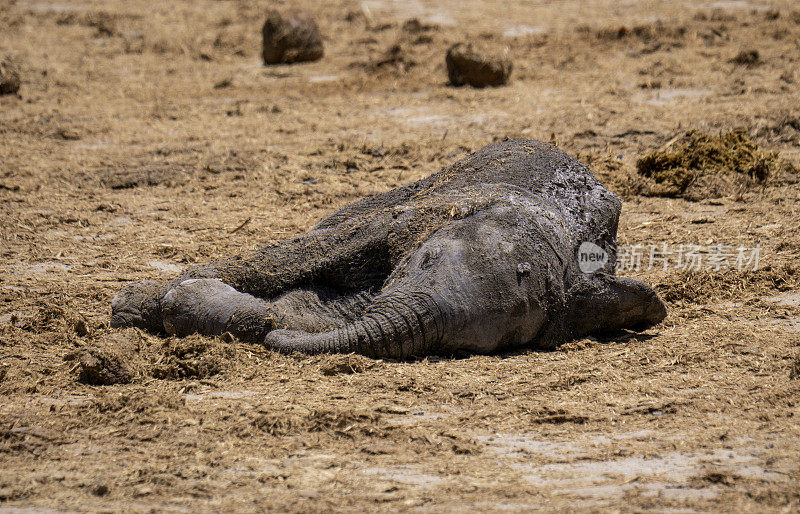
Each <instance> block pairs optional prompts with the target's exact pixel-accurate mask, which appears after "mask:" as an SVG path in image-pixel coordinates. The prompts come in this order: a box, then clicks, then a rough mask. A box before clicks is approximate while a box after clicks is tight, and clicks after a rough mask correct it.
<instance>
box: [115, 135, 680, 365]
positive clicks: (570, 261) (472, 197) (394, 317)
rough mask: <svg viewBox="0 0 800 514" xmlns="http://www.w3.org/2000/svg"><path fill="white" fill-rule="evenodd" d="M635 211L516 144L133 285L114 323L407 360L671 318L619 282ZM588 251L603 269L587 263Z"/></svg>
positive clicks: (648, 292) (579, 173) (560, 155)
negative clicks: (293, 231) (622, 225)
mask: <svg viewBox="0 0 800 514" xmlns="http://www.w3.org/2000/svg"><path fill="white" fill-rule="evenodd" d="M619 214H620V201H619V199H618V198H617V196H616V195H615V194H614V193H611V192H609V191H608V190H606V189H605V188H604V187H603V186H602V185H601V184H600V183H599V182H598V181H597V180H596V179H595V178H594V177H593V176H592V173H591V171H590V170H589V169H588V168H587V167H586V166H584V165H583V164H581V163H580V162H578V161H577V160H575V159H573V158H572V157H570V156H568V155H567V154H565V153H564V152H562V151H560V150H558V149H557V148H554V147H553V146H550V145H547V144H545V143H541V142H538V141H526V140H521V141H504V142H501V143H497V144H493V145H491V146H488V147H486V148H483V149H482V150H480V151H478V152H476V153H474V154H472V155H470V156H468V157H466V158H465V159H463V160H461V161H459V162H457V163H455V164H453V165H452V166H450V167H448V168H445V169H444V170H442V171H441V172H439V173H436V174H434V175H431V176H429V177H427V178H425V179H422V180H420V181H418V182H414V183H412V184H409V185H407V186H404V187H401V188H398V189H394V190H392V191H388V192H386V193H383V194H379V195H374V196H370V197H367V198H364V199H363V200H361V201H358V202H356V203H354V204H351V205H348V206H346V207H344V208H342V209H340V210H338V211H336V212H334V213H333V214H331V215H330V216H328V217H327V218H325V219H323V220H322V221H320V222H319V223H318V224H317V225H316V227H314V229H313V230H311V232H309V233H307V234H305V235H301V236H298V237H294V238H291V239H287V240H284V241H281V242H279V243H275V244H269V245H266V246H262V247H261V248H259V249H257V250H255V251H253V252H251V253H248V254H245V255H240V256H236V257H231V258H227V259H222V260H219V261H216V262H213V263H211V264H208V265H203V266H198V267H195V268H192V269H190V270H188V271H186V272H185V273H183V274H181V275H179V276H178V277H177V278H175V279H173V280H169V281H164V282H155V281H144V282H140V283H136V284H133V285H132V286H129V287H127V288H126V289H124V290H123V291H122V292H120V293H119V294H117V295H116V296H115V297H114V299H113V301H112V303H111V309H112V318H111V324H112V326H114V327H125V326H135V327H140V328H143V329H146V330H148V331H151V332H154V333H167V334H175V335H178V336H182V335H187V334H191V333H200V334H206V335H218V334H223V333H225V332H230V333H231V334H233V335H234V336H236V337H238V338H239V339H241V340H243V341H248V342H254V343H262V344H264V345H266V346H267V347H269V348H273V349H275V350H279V351H282V352H294V351H300V352H308V353H318V352H357V353H361V354H364V355H368V356H372V357H384V358H397V359H405V358H411V357H419V356H425V355H431V354H438V355H446V354H452V353H456V352H459V353H460V352H477V353H488V352H496V351H502V350H507V349H512V348H518V347H525V346H529V347H534V348H552V347H554V346H556V345H558V344H559V343H562V342H564V341H567V340H570V339H574V338H578V337H581V336H585V335H589V334H598V333H604V332H613V331H616V330H619V329H624V328H630V329H642V328H646V327H649V326H652V325H654V324H656V323H658V322H660V321H661V320H663V319H664V317H665V316H666V309H665V306H664V304H663V303H662V301H661V300H660V299H659V298H658V296H657V295H656V293H655V291H654V290H653V289H651V288H650V287H649V286H647V285H645V284H643V283H641V282H638V281H636V280H632V279H629V278H621V277H616V276H615V275H614V266H615V263H616V250H617V247H616V235H617V223H618V220H619ZM587 244H588V245H589V246H588V247H589V248H592V249H594V252H595V253H594V254H592V255H594V256H597V265H596V266H585V265H584V264H585V263H582V262H579V259H580V258H585V257H586V255H585V254H584V253H582V251H580V250H581V249H582V248H586V245H587ZM579 255H580V257H579Z"/></svg>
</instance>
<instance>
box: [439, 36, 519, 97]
mask: <svg viewBox="0 0 800 514" xmlns="http://www.w3.org/2000/svg"><path fill="white" fill-rule="evenodd" d="M445 62H446V64H447V76H448V78H449V79H450V84H451V85H453V86H464V85H469V86H472V87H478V88H483V87H487V86H493V87H497V86H502V85H504V84H507V83H508V80H509V78H510V77H511V71H512V69H513V65H512V63H511V59H510V58H509V56H508V52H507V51H505V50H503V51H502V52H500V51H496V50H491V49H483V48H480V49H476V48H474V47H473V46H472V44H465V43H458V44H455V45H453V46H451V47H450V49H449V50H448V51H447V57H446V58H445Z"/></svg>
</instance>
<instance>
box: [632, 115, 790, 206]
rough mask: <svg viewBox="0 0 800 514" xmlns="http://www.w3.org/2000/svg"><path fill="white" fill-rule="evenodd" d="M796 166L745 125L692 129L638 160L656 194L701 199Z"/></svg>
mask: <svg viewBox="0 0 800 514" xmlns="http://www.w3.org/2000/svg"><path fill="white" fill-rule="evenodd" d="M788 168H791V165H789V164H788V163H785V162H784V161H782V160H781V159H779V158H778V154H777V152H767V151H764V150H762V149H761V148H759V146H758V145H756V144H755V143H754V142H753V141H751V140H750V139H748V138H747V137H746V135H745V133H744V131H743V130H734V131H731V132H726V133H722V134H719V135H716V136H714V135H710V134H707V133H704V132H699V131H694V130H691V131H689V132H686V133H685V134H683V135H682V136H680V137H679V138H677V139H673V140H672V141H670V143H668V144H667V145H666V146H664V147H663V148H661V149H659V150H656V151H654V152H651V153H649V154H647V155H645V156H644V157H642V158H641V159H639V160H638V161H637V162H636V169H637V171H638V172H639V174H640V175H641V176H643V177H645V178H647V179H649V181H650V184H649V188H648V191H647V194H648V195H651V196H667V197H683V198H686V199H688V200H700V199H703V198H713V197H719V196H725V195H728V194H731V193H733V192H735V191H737V190H739V189H741V188H742V187H751V186H754V185H764V184H765V183H766V182H767V179H768V178H770V177H771V176H773V175H775V174H776V173H778V172H780V171H784V170H787V169H788Z"/></svg>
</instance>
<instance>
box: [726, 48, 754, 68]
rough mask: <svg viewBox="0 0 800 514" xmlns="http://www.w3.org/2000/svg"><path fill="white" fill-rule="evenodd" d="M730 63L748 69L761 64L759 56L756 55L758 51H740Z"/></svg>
mask: <svg viewBox="0 0 800 514" xmlns="http://www.w3.org/2000/svg"><path fill="white" fill-rule="evenodd" d="M731 62H732V63H733V64H738V65H739V66H746V67H748V68H750V67H752V66H756V65H757V64H760V63H761V55H760V54H759V53H758V50H752V49H751V50H742V51H741V52H739V53H738V54H736V56H735V57H734V58H733V59H731Z"/></svg>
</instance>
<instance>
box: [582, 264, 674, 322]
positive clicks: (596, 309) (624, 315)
mask: <svg viewBox="0 0 800 514" xmlns="http://www.w3.org/2000/svg"><path fill="white" fill-rule="evenodd" d="M566 300H567V319H566V326H567V330H568V331H569V332H570V335H571V336H572V337H581V336H584V335H588V334H597V333H607V332H615V331H617V330H621V329H624V328H627V329H631V330H644V329H646V328H648V327H651V326H653V325H655V324H657V323H659V322H660V321H662V320H663V319H664V318H665V317H666V316H667V308H666V306H665V305H664V302H662V301H661V299H660V298H659V297H658V294H656V292H655V290H653V288H651V287H650V286H648V285H647V284H644V283H642V282H639V281H638V280H633V279H630V278H625V277H616V276H614V275H609V274H607V273H602V272H601V273H596V274H594V275H584V276H583V277H581V279H580V280H579V281H578V282H577V283H576V284H575V285H574V286H572V287H571V288H570V290H569V291H568V292H567V299H566Z"/></svg>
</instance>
